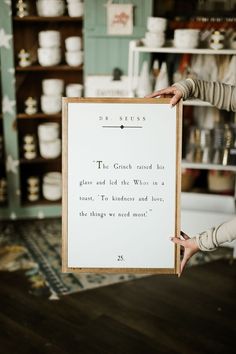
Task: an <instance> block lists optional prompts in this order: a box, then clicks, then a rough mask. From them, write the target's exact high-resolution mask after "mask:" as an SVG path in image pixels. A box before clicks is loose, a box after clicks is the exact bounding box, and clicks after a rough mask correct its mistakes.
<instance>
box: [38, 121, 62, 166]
mask: <svg viewBox="0 0 236 354" xmlns="http://www.w3.org/2000/svg"><path fill="white" fill-rule="evenodd" d="M59 136H60V125H59V123H56V122H50V123H44V124H40V125H39V126H38V137H39V152H40V155H41V156H42V157H43V158H45V159H55V158H57V157H59V156H60V155H61V139H59Z"/></svg>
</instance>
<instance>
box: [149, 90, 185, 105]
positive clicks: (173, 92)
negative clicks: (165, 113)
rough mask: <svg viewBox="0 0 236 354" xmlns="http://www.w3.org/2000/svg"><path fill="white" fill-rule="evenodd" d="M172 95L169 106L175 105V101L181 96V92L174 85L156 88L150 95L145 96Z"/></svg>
mask: <svg viewBox="0 0 236 354" xmlns="http://www.w3.org/2000/svg"><path fill="white" fill-rule="evenodd" d="M169 95H170V96H173V97H172V98H171V100H170V104H171V106H175V105H176V103H178V102H179V100H180V99H181V98H182V97H183V94H182V92H181V91H180V90H178V89H177V88H176V87H175V86H169V87H167V88H165V89H163V90H158V91H155V92H153V93H151V94H150V95H147V96H146V98H154V97H166V96H169Z"/></svg>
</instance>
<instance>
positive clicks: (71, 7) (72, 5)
mask: <svg viewBox="0 0 236 354" xmlns="http://www.w3.org/2000/svg"><path fill="white" fill-rule="evenodd" d="M68 14H69V16H70V17H80V16H83V14H84V4H83V3H82V2H69V3H68Z"/></svg>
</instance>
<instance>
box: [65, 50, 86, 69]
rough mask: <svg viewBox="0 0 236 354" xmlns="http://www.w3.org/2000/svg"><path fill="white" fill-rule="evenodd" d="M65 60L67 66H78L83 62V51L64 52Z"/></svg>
mask: <svg viewBox="0 0 236 354" xmlns="http://www.w3.org/2000/svg"><path fill="white" fill-rule="evenodd" d="M66 62H67V64H68V65H69V66H79V65H81V64H82V63H83V52H82V51H81V50H78V51H76V52H66Z"/></svg>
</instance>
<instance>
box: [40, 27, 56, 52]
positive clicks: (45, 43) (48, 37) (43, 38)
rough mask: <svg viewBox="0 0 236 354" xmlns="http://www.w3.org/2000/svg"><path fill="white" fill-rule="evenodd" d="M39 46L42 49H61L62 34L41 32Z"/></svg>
mask: <svg viewBox="0 0 236 354" xmlns="http://www.w3.org/2000/svg"><path fill="white" fill-rule="evenodd" d="M38 40H39V46H40V47H41V48H54V47H60V44H61V34H60V32H59V31H53V30H52V31H40V32H39V34H38Z"/></svg>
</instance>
